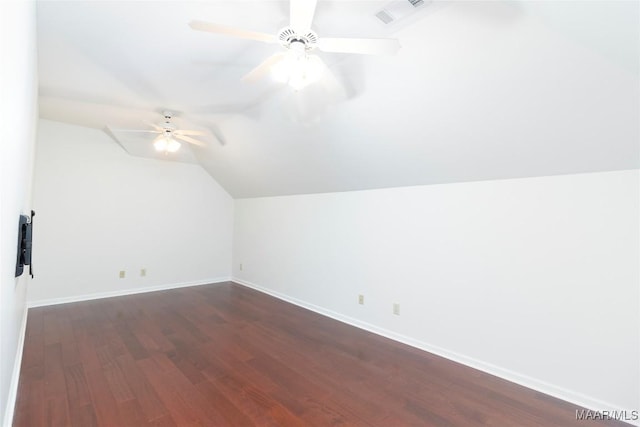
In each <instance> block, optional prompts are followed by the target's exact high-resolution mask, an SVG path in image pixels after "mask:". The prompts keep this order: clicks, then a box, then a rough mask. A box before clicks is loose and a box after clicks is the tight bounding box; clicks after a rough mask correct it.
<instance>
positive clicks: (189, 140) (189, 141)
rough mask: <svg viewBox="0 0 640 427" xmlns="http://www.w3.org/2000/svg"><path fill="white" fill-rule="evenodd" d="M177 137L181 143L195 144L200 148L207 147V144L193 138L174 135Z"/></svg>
mask: <svg viewBox="0 0 640 427" xmlns="http://www.w3.org/2000/svg"><path fill="white" fill-rule="evenodd" d="M174 135H175V137H176V138H177V139H179V140H181V141H185V142H188V143H189V144H193V145H197V146H198V147H206V146H207V144H205V143H204V142H202V141H198V140H197V139H194V138H191V137H190V136H186V135H176V134H174Z"/></svg>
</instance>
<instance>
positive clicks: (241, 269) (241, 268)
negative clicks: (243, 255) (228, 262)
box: [240, 263, 242, 271]
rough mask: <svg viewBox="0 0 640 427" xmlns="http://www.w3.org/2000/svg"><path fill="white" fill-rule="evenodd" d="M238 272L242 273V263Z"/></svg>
mask: <svg viewBox="0 0 640 427" xmlns="http://www.w3.org/2000/svg"><path fill="white" fill-rule="evenodd" d="M240 271H242V263H240Z"/></svg>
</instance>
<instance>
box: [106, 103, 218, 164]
mask: <svg viewBox="0 0 640 427" xmlns="http://www.w3.org/2000/svg"><path fill="white" fill-rule="evenodd" d="M162 114H163V116H164V122H162V123H158V124H156V123H151V122H145V124H147V125H149V126H150V127H151V128H152V129H110V130H111V131H112V132H137V133H154V134H157V135H158V136H157V137H156V138H155V139H154V141H153V146H154V148H155V149H156V150H157V151H160V152H162V153H165V154H168V153H175V152H176V151H178V150H179V149H180V146H181V144H180V141H183V142H187V143H189V144H193V145H197V146H200V147H204V146H206V144H205V143H204V142H202V141H199V140H197V139H195V138H192V136H204V135H206V132H203V131H199V130H187V129H178V128H177V127H176V125H174V124H173V123H172V122H171V119H172V118H173V113H172V112H170V111H164V112H163V113H162Z"/></svg>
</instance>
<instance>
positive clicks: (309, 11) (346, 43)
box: [189, 0, 400, 89]
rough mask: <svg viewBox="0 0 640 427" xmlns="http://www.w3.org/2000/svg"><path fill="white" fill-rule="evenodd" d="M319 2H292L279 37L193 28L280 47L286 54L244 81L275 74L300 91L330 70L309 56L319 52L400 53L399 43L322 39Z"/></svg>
mask: <svg viewBox="0 0 640 427" xmlns="http://www.w3.org/2000/svg"><path fill="white" fill-rule="evenodd" d="M316 4H317V0H291V1H290V4H289V14H290V20H289V22H290V24H289V26H288V27H285V28H283V29H281V30H280V31H279V32H278V33H277V34H276V35H272V34H266V33H260V32H255V31H245V30H240V29H237V28H232V27H227V26H225V25H219V24H213V23H209V22H203V21H197V20H196V21H191V22H190V23H189V26H190V27H191V28H192V29H194V30H197V31H205V32H209V33H215V34H224V35H227V36H232V37H238V38H242V39H248V40H255V41H260V42H264V43H280V44H281V45H282V46H283V47H284V48H285V49H286V50H285V51H284V52H278V53H276V54H274V55H272V56H270V57H269V58H267V59H266V60H265V61H263V62H262V63H261V64H260V65H258V66H257V67H256V68H254V69H253V70H251V71H250V72H249V73H248V74H246V75H245V76H244V77H243V80H248V81H253V80H257V79H259V78H261V77H262V76H263V75H264V74H265V73H267V72H269V71H271V72H272V73H273V75H274V78H275V79H276V80H280V81H283V82H288V83H289V84H290V85H291V86H292V87H294V89H300V88H302V87H304V86H306V85H307V84H310V83H312V82H314V81H317V80H318V79H319V78H320V77H321V75H322V73H323V72H324V71H325V70H326V69H327V67H326V65H325V64H324V62H323V61H322V60H321V59H320V58H319V57H318V56H316V55H309V54H308V52H309V51H311V50H313V49H315V48H318V49H319V50H321V51H323V52H337V53H357V54H367V55H392V54H395V53H396V52H397V51H398V50H399V49H400V43H399V42H398V40H396V39H373V38H331V37H318V35H317V34H316V33H315V32H314V31H313V30H312V29H311V25H312V23H313V17H314V14H315V10H316Z"/></svg>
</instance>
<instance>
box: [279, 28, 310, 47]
mask: <svg viewBox="0 0 640 427" xmlns="http://www.w3.org/2000/svg"><path fill="white" fill-rule="evenodd" d="M278 40H280V44H282V46H284V47H286V48H287V49H289V48H291V47H292V44H293V43H296V42H298V43H303V44H304V48H305V50H311V49H313V48H314V47H315V45H316V43H318V35H317V34H316V33H314V32H313V31H311V30H309V31H308V32H306V33H305V34H304V35H301V34H298V33H296V32H295V30H294V29H293V28H291V27H285V28H283V29H282V30H280V31H279V32H278Z"/></svg>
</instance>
